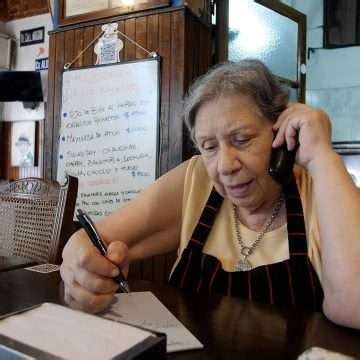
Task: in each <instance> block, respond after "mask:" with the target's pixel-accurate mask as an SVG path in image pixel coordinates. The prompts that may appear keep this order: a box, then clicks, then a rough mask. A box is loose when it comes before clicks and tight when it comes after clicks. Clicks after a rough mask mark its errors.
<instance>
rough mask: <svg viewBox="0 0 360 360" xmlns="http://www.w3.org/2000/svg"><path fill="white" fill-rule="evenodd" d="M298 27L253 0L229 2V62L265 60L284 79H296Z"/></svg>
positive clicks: (231, 0) (293, 22)
mask: <svg viewBox="0 0 360 360" xmlns="http://www.w3.org/2000/svg"><path fill="white" fill-rule="evenodd" d="M297 39H298V24H297V23H296V22H295V21H293V20H291V19H289V18H287V17H285V16H283V15H280V14H278V13H276V12H275V11H272V10H270V9H268V8H266V7H264V6H262V5H260V4H257V3H255V2H254V1H253V0H230V1H229V54H228V59H229V60H230V61H239V60H241V59H244V58H256V59H259V60H262V61H263V62H264V63H265V64H266V65H267V66H268V67H269V68H270V69H271V71H272V72H273V73H274V74H276V75H279V76H281V77H284V78H287V79H290V80H297V61H298V60H297V57H298V50H297Z"/></svg>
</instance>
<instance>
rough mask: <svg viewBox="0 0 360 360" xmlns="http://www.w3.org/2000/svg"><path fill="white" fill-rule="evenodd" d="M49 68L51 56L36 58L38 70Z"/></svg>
mask: <svg viewBox="0 0 360 360" xmlns="http://www.w3.org/2000/svg"><path fill="white" fill-rule="evenodd" d="M48 68H49V58H48V57H46V58H41V59H35V70H36V71H42V70H48Z"/></svg>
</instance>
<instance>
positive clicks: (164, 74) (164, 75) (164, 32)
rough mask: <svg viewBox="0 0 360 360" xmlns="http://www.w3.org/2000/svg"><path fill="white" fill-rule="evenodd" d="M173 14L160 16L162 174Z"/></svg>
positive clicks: (162, 169) (166, 151)
mask: <svg viewBox="0 0 360 360" xmlns="http://www.w3.org/2000/svg"><path fill="white" fill-rule="evenodd" d="M170 54H171V14H170V13H166V14H161V15H159V55H160V56H161V109H160V129H161V131H160V159H159V160H160V173H161V174H164V173H165V172H166V171H167V169H168V159H169V118H170V73H171V61H170Z"/></svg>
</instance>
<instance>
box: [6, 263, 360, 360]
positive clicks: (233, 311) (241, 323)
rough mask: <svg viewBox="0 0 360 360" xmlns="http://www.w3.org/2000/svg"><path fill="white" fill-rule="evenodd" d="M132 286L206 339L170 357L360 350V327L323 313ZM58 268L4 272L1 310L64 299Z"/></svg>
mask: <svg viewBox="0 0 360 360" xmlns="http://www.w3.org/2000/svg"><path fill="white" fill-rule="evenodd" d="M130 286H131V288H132V290H138V291H140V290H150V291H152V292H153V293H154V294H155V295H156V296H157V297H158V298H159V299H160V300H161V301H162V302H163V303H164V305H165V306H167V308H168V309H169V310H170V311H171V312H172V313H173V314H174V315H175V316H176V317H177V318H178V319H179V320H180V321H181V322H182V323H183V324H184V325H185V326H186V327H187V328H188V329H189V330H190V331H191V332H192V333H193V334H194V335H195V336H196V337H197V338H198V339H199V340H200V341H201V342H202V343H203V344H204V345H205V349H204V350H196V351H188V352H182V353H177V354H171V355H168V356H167V358H168V359H190V360H191V359H227V360H228V359H233V358H237V359H295V358H296V357H297V356H298V355H299V354H301V353H302V352H303V351H304V350H306V349H308V348H309V347H311V346H320V347H324V348H327V349H330V350H333V351H338V352H341V353H344V354H347V355H352V356H359V355H360V332H359V331H355V330H351V329H346V328H342V327H340V326H336V325H334V324H332V323H331V322H329V321H328V320H326V319H325V317H324V316H323V315H322V314H320V313H310V312H305V311H302V310H298V309H294V308H286V307H277V306H271V305H262V304H256V303H251V302H247V301H243V300H239V299H236V298H231V297H222V296H214V295H211V296H210V295H206V294H192V293H187V292H184V291H180V290H179V289H176V288H173V287H170V286H166V285H164V286H159V285H156V284H153V283H150V282H145V281H133V282H130ZM62 293H63V288H62V285H61V282H60V276H59V273H58V272H53V273H50V274H39V273H35V272H32V271H28V270H24V269H19V270H14V271H9V272H6V273H0V315H1V314H5V313H8V312H12V311H15V310H19V309H22V308H24V307H28V306H31V305H35V304H38V303H41V302H43V301H51V302H56V303H62Z"/></svg>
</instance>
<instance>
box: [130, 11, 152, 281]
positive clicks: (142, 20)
mask: <svg viewBox="0 0 360 360" xmlns="http://www.w3.org/2000/svg"><path fill="white" fill-rule="evenodd" d="M146 31H147V16H143V17H139V18H136V19H135V39H134V40H135V41H136V42H137V43H138V44H139V45H141V46H142V47H144V48H145V49H147V35H146ZM135 56H136V59H144V58H147V57H148V54H147V53H146V52H145V51H144V50H142V49H141V48H140V47H138V46H136V50H135ZM140 268H141V278H142V279H144V280H152V279H153V269H154V259H153V258H149V259H146V260H143V261H141V265H140Z"/></svg>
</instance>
